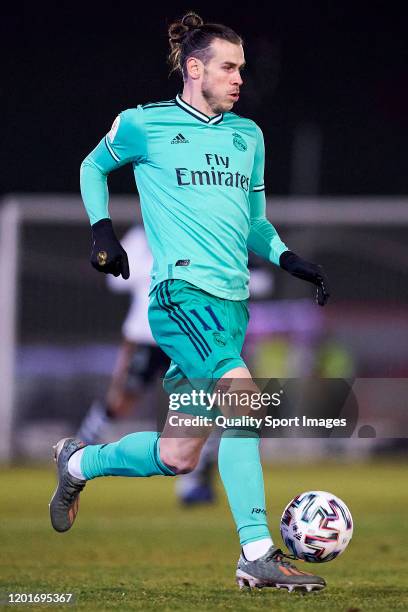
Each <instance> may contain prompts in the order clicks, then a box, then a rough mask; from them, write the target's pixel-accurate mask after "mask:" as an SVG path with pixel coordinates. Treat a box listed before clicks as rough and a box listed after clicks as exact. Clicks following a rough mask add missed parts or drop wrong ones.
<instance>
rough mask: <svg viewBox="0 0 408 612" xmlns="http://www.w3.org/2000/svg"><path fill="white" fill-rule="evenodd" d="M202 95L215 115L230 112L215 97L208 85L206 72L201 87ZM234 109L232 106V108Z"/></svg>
mask: <svg viewBox="0 0 408 612" xmlns="http://www.w3.org/2000/svg"><path fill="white" fill-rule="evenodd" d="M201 93H202V95H203V98H204V100H205V101H206V102H207V104H208V106H209V107H210V108H211V110H212V112H213V113H214V114H215V115H218V114H219V113H225V112H226V111H227V110H230V108H228V107H227V106H226V105H223V104H222V102H221V100H220V99H219V98H218V97H216V96H215V95H214V92H213V91H212V90H211V88H210V86H209V85H208V78H207V72H206V70H204V78H203V83H202V86H201ZM231 108H232V106H231Z"/></svg>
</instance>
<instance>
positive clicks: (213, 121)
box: [176, 94, 224, 125]
mask: <svg viewBox="0 0 408 612" xmlns="http://www.w3.org/2000/svg"><path fill="white" fill-rule="evenodd" d="M176 104H177V105H178V106H179V107H180V108H182V109H183V110H184V111H186V113H189V114H190V115H193V117H195V118H196V119H198V120H199V121H202V122H203V123H207V125H216V124H217V123H221V121H222V120H223V118H224V114H223V113H220V114H219V115H215V117H208V115H205V114H204V113H202V112H201V111H199V110H197V109H196V108H194V106H191V105H190V104H187V102H185V101H184V100H183V99H182V98H181V96H180V94H177V96H176Z"/></svg>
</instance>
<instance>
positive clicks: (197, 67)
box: [186, 57, 203, 80]
mask: <svg viewBox="0 0 408 612" xmlns="http://www.w3.org/2000/svg"><path fill="white" fill-rule="evenodd" d="M186 66H187V74H188V76H189V77H190V79H194V80H196V79H199V78H200V76H201V74H202V69H203V62H202V61H201V60H199V59H197V58H196V57H189V58H188V60H187V62H186Z"/></svg>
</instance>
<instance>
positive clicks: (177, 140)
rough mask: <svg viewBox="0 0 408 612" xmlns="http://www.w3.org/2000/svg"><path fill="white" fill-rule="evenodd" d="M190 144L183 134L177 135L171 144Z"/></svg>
mask: <svg viewBox="0 0 408 612" xmlns="http://www.w3.org/2000/svg"><path fill="white" fill-rule="evenodd" d="M187 142H190V141H189V140H187V138H184V136H183V134H181V133H180V134H177V136H175V137H174V138H173V140H172V141H171V144H182V143H187Z"/></svg>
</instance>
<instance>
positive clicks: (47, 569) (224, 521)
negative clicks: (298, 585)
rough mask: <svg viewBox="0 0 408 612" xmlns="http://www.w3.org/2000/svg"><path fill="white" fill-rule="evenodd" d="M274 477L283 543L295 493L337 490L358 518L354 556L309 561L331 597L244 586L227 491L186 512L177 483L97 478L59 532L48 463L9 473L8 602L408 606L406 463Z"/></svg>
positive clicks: (270, 488) (274, 518)
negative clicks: (57, 597)
mask: <svg viewBox="0 0 408 612" xmlns="http://www.w3.org/2000/svg"><path fill="white" fill-rule="evenodd" d="M265 473H266V490H267V497H268V508H269V520H270V525H271V527H272V533H273V536H274V538H275V542H277V543H279V544H281V540H280V536H279V530H278V525H279V517H280V513H281V512H282V510H283V508H284V506H285V504H286V503H287V502H288V501H289V500H290V499H291V498H292V497H293V496H294V495H295V494H296V493H299V492H301V491H304V490H308V489H322V490H328V491H331V492H333V493H335V494H336V495H338V496H339V497H341V498H343V499H344V501H345V502H346V503H347V504H348V506H349V507H350V509H351V511H352V514H353V517H354V523H355V531H354V537H353V540H352V541H351V543H350V546H349V548H348V549H347V551H346V552H345V553H344V555H343V556H341V557H340V558H338V559H336V560H334V561H332V562H329V563H327V564H321V565H314V566H312V565H310V566H309V567H310V568H311V569H312V570H316V573H320V574H321V575H322V576H324V577H325V578H326V580H327V583H328V586H327V588H326V589H325V590H324V591H322V592H321V593H313V594H310V595H307V596H303V595H300V594H299V593H292V594H288V593H287V592H281V591H277V590H275V589H262V590H259V591H258V590H257V591H252V592H240V591H239V590H238V588H237V586H236V585H235V582H234V569H235V564H236V561H237V557H238V553H239V545H238V541H237V539H236V536H235V532H234V527H233V522H232V518H231V516H230V512H229V509H228V507H227V505H226V502H225V498H224V493H223V491H222V489H221V486H220V485H219V484H218V499H219V501H218V502H217V504H216V505H215V506H210V507H208V506H206V507H201V508H196V509H190V510H185V509H182V508H180V507H179V505H178V503H177V501H176V499H175V495H174V489H173V486H174V482H173V480H172V479H171V478H159V477H155V478H150V479H130V478H129V479H126V478H109V479H99V480H95V481H93V482H91V483H89V485H88V486H87V488H86V490H85V491H84V493H83V494H82V498H81V505H80V512H79V515H78V517H77V522H76V524H75V526H74V527H73V529H72V530H71V531H70V532H68V533H65V534H58V533H56V532H54V531H53V530H52V528H51V526H50V523H49V518H48V501H49V498H50V496H51V493H52V491H53V489H54V484H55V475H54V471H53V466H52V465H51V464H50V466H49V467H46V468H44V467H39V468H35V467H33V468H30V469H27V468H14V469H11V470H0V490H1V499H2V503H1V506H0V565H1V568H0V590H1V591H2V597H4V594H5V593H7V592H20V593H21V592H24V593H54V592H60V593H61V592H73V593H74V594H75V596H76V603H75V605H74V606H73V607H71V608H70V607H69V606H58V607H59V608H60V609H62V608H65V609H80V610H123V611H126V610H160V611H162V610H218V609H220V610H221V609H227V610H234V611H236V610H242V611H244V610H245V611H248V610H262V609H267V610H273V611H275V610H285V611H286V610H288V611H290V610H296V612H303V611H307V610H322V611H323V610H324V611H328V610H330V611H337V610H339V611H340V610H341V611H344V612H346V611H348V612H356V611H359V610H370V611H374V610H381V611H391V610H408V563H407V557H408V536H407V532H408V486H407V484H408V478H407V466H406V464H405V463H404V462H402V461H401V462H387V463H383V462H381V463H378V462H376V463H370V464H359V463H356V464H353V463H341V462H327V461H325V462H324V465H323V464H313V465H310V466H306V465H299V466H296V465H289V466H285V465H284V464H277V465H275V466H273V467H268V468H267V469H266V471H265ZM53 607H54V606H50V605H48V606H39V605H37V606H29V608H30V609H36V610H40V609H44V610H46V609H48V610H49V609H51V608H53ZM9 609H15V610H16V609H20V607H17V606H14V607H13V608H9ZM21 609H25V610H27V609H28V606H24V607H21Z"/></svg>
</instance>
